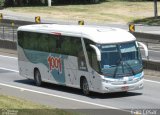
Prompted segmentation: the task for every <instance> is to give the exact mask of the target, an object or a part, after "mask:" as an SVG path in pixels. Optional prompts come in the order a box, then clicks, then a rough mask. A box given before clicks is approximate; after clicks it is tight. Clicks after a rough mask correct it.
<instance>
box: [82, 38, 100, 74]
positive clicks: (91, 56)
mask: <svg viewBox="0 0 160 115" xmlns="http://www.w3.org/2000/svg"><path fill="white" fill-rule="evenodd" d="M84 42H85V46H86V51H87V55H88V60H89V64H90V66H91V67H92V68H93V69H94V70H95V71H97V72H100V64H99V62H98V61H97V55H96V52H95V51H94V49H93V48H91V47H90V44H94V43H93V42H92V41H90V40H88V39H84Z"/></svg>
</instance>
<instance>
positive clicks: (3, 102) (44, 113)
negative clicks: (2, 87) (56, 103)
mask: <svg viewBox="0 0 160 115" xmlns="http://www.w3.org/2000/svg"><path fill="white" fill-rule="evenodd" d="M0 109H1V110H0V112H2V113H0V114H2V115H6V113H8V114H9V115H10V114H14V115H75V113H70V112H66V111H64V110H60V109H55V108H51V107H48V106H44V105H39V104H35V103H33V102H29V101H26V100H22V99H18V98H15V97H11V96H5V95H0ZM8 114H7V115H8Z"/></svg>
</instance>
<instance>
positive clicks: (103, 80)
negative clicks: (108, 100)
mask: <svg viewBox="0 0 160 115" xmlns="http://www.w3.org/2000/svg"><path fill="white" fill-rule="evenodd" d="M102 82H105V83H112V81H109V80H106V79H102Z"/></svg>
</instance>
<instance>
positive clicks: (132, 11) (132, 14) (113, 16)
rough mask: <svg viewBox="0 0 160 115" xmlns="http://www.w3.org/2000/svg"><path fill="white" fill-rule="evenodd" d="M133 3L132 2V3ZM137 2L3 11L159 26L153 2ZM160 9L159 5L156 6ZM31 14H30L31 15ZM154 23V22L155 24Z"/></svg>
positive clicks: (117, 0)
mask: <svg viewBox="0 0 160 115" xmlns="http://www.w3.org/2000/svg"><path fill="white" fill-rule="evenodd" d="M132 1H134V2H132ZM137 1H138V0H131V1H128V0H106V1H104V2H101V3H99V4H85V5H84V4H78V5H71V4H70V5H69V4H68V5H61V4H59V5H53V6H52V7H47V6H41V7H36V6H34V7H8V8H6V9H4V10H7V11H13V12H19V13H25V14H26V15H28V16H30V15H32V16H35V15H37V14H38V15H40V16H41V17H42V18H46V19H55V20H66V21H68V20H69V21H78V20H85V22H92V23H124V24H126V23H129V22H135V23H142V24H149V25H159V24H160V18H159V17H157V18H156V19H155V18H153V16H154V6H153V1H145V2H144V1H143V0H140V1H142V2H137ZM158 9H160V4H158ZM31 12H32V13H31ZM155 21H156V22H155Z"/></svg>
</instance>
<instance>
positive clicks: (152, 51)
mask: <svg viewBox="0 0 160 115" xmlns="http://www.w3.org/2000/svg"><path fill="white" fill-rule="evenodd" d="M140 50H143V51H144V49H140ZM148 51H150V52H160V51H156V50H148Z"/></svg>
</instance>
